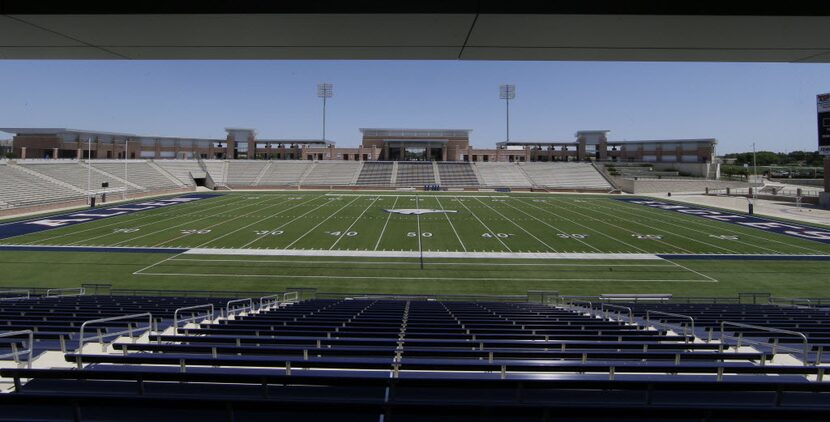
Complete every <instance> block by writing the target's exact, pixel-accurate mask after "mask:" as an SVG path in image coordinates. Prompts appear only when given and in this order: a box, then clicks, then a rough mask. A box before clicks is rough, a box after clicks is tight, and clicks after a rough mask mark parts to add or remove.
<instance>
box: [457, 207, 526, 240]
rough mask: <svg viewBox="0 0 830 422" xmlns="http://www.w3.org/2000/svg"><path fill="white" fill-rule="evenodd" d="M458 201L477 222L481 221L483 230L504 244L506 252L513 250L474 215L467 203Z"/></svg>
mask: <svg viewBox="0 0 830 422" xmlns="http://www.w3.org/2000/svg"><path fill="white" fill-rule="evenodd" d="M458 203H459V204H461V206H462V207H464V208H465V209H467V211H468V212H469V213H470V215H472V216H473V217H475V219H476V220H478V222H479V223H481V225H482V226H484V229H485V230H487V232H488V233H490V235H491V236H493V239H496V240H498V241H499V243H501V244H502V246H504V247H505V248H506V249H507V251H508V252H513V250H512V249H510V247H509V246H507V244H506V243H504V241H503V240H501V238H500V237H498V236H496V233H495V232H493V231H492V230H490V228H489V227H487V225H486V224H484V222H483V221H481V219H480V218H478V215H476V213H474V212H473V211H472V210H471V209H470V207H468V206H467V204H465V203H464V201H458Z"/></svg>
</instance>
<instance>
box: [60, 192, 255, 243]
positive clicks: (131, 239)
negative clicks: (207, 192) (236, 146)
mask: <svg viewBox="0 0 830 422" xmlns="http://www.w3.org/2000/svg"><path fill="white" fill-rule="evenodd" d="M263 202H264V201H263ZM259 204H260V203H256V204H250V205H245V206H243V207H240V208H247V207H252V206H254V205H259ZM228 205H229V204H223V205H221V206H217V207H214V208H224V207H226V206H228ZM210 209H212V208H210ZM201 211H206V210H201ZM213 217H214V216H212V215H206V216H204V217H201V218H197V219H195V220H188V221H186V222H184V223H182V224H176V225H174V226H170V227H164V228H161V229H159V230H155V231H152V232H149V233H145V234H143V235H140V236H133V237H130V238H129V239H125V240H122V241H120V242H116V243H113V244H112V245H110V246H118V245H121V244H123V243H126V242H131V241H133V240H135V239H141V238H143V237H147V236H152V235H154V234H157V233H161V232H163V231H165V230H170V229H175V228H177V227H181V226H185V225H188V224H192V223H194V222H196V221H202V220H205V219H208V218H213ZM148 225H149V224H148ZM112 234H113V233H107V236H109V235H112ZM87 240H91V239H85V240H81V241H78V242H72V243H69V245H77V244H78V243H80V242H85V241H87Z"/></svg>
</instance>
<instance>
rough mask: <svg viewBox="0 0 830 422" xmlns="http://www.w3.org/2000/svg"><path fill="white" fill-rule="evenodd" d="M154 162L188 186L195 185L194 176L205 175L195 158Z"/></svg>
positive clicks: (200, 176)
mask: <svg viewBox="0 0 830 422" xmlns="http://www.w3.org/2000/svg"><path fill="white" fill-rule="evenodd" d="M154 163H155V164H157V165H158V166H159V167H161V168H162V169H164V170H165V171H166V172H167V173H169V174H171V175H172V176H173V177H175V178H177V179H178V180H179V181H180V182H181V183H182V184H184V185H187V186H194V182H193V179H194V177H195V178H204V177H205V171H204V170H203V169H202V167H201V166H199V162H198V161H195V160H155V161H154Z"/></svg>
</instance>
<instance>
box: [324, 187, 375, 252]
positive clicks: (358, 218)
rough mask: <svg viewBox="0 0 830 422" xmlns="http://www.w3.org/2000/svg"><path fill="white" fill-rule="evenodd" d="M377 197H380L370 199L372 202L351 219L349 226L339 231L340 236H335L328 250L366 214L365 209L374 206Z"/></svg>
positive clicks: (367, 209)
mask: <svg viewBox="0 0 830 422" xmlns="http://www.w3.org/2000/svg"><path fill="white" fill-rule="evenodd" d="M378 199H380V198H373V199H372V202H371V203H370V204H369V205H367V206H366V208H364V209H363V212H361V213H360V215H358V216H357V218H355V219H354V221H352V224H350V225H349V228H347V229H346V230H344V231H343V232H342V233H340V236H337V240H335V241H334V243H332V245H331V247H329V250H331V249H334V247H335V246H337V244H338V243H340V240H341V239H343V237H344V236H346V233H348V232H350V231H352V227H354V225H355V224H357V222H358V221H359V220H360V219H361V218H363V215H364V214H366V211H369V208H372V206H374V205H375V203H377V202H378Z"/></svg>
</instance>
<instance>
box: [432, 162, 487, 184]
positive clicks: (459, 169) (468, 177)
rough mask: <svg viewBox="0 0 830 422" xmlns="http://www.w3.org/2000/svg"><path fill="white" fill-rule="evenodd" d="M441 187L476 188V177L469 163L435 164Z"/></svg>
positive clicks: (477, 182)
mask: <svg viewBox="0 0 830 422" xmlns="http://www.w3.org/2000/svg"><path fill="white" fill-rule="evenodd" d="M437 164H438V175H439V177H440V178H441V185H442V186H450V187H477V186H479V181H478V177H476V173H475V171H474V170H473V166H472V165H471V164H469V163H443V162H442V163H437Z"/></svg>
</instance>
